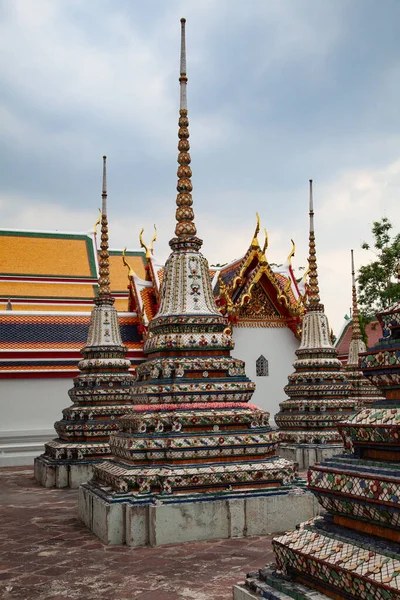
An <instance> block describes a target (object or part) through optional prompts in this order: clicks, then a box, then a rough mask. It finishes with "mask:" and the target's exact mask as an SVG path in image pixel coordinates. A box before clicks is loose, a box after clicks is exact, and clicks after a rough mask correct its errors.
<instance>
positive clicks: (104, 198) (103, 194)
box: [101, 156, 107, 215]
mask: <svg viewBox="0 0 400 600" xmlns="http://www.w3.org/2000/svg"><path fill="white" fill-rule="evenodd" d="M101 199H102V206H101V213H102V214H103V215H106V214H107V156H103V189H102V192H101Z"/></svg>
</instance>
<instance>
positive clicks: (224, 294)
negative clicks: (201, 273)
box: [218, 273, 235, 315]
mask: <svg viewBox="0 0 400 600" xmlns="http://www.w3.org/2000/svg"><path fill="white" fill-rule="evenodd" d="M218 283H219V294H220V296H221V298H223V299H224V300H225V302H226V312H227V314H228V315H231V314H233V312H234V311H235V305H234V304H233V302H232V298H231V297H230V295H229V292H228V288H227V286H226V285H225V283H224V282H223V280H222V277H221V273H219V275H218Z"/></svg>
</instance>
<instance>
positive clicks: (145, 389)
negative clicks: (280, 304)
mask: <svg viewBox="0 0 400 600" xmlns="http://www.w3.org/2000/svg"><path fill="white" fill-rule="evenodd" d="M184 26H185V21H184V20H182V54H181V77H180V84H181V107H180V117H179V134H178V135H179V146H178V148H179V156H178V163H179V167H178V184H177V190H178V195H177V201H176V204H177V209H176V220H177V224H176V229H175V234H176V237H174V238H173V239H172V240H171V241H170V246H171V249H172V253H171V254H170V256H169V258H168V260H167V262H166V265H165V271H164V276H163V282H162V288H161V298H160V308H159V311H158V313H157V315H156V316H155V317H154V319H153V320H152V321H151V322H150V324H149V329H148V335H147V339H146V342H145V352H146V353H147V355H148V359H147V360H146V361H145V362H144V363H142V364H141V365H140V366H139V367H138V368H137V370H136V376H137V380H136V382H135V385H134V386H133V395H134V401H133V402H134V405H133V408H132V411H131V412H130V413H129V414H127V415H125V416H124V417H123V418H122V419H121V424H122V431H121V432H120V433H117V434H115V435H112V436H111V439H110V446H111V450H112V453H113V455H114V458H113V459H112V460H111V461H108V462H105V463H104V464H101V465H97V466H96V468H95V469H94V477H93V480H92V481H91V482H90V484H88V485H86V486H84V487H83V490H82V500H81V503H80V514H81V517H82V519H83V520H84V521H85V522H86V523H87V525H88V526H89V527H90V528H91V529H92V530H93V531H94V532H95V533H96V534H97V535H99V536H100V537H102V539H109V537H107V536H110V535H112V532H111V529H110V527H109V526H108V525H107V523H103V525H101V526H100V525H99V524H98V522H97V521H96V518H95V516H94V511H95V508H93V509H92V508H90V507H91V506H93V507H94V506H95V505H96V503H98V502H100V499H103V500H105V501H106V502H107V503H108V505H109V507H110V511H111V510H114V511H115V512H116V514H117V511H118V510H120V509H119V508H118V507H117V503H118V502H119V500H120V498H121V497H123V498H124V501H125V502H128V503H130V506H131V507H132V509H129V507H128V508H126V509H125V510H128V511H129V510H132V511H133V512H130V513H129V515H130V516H129V517H126V515H125V517H123V516H122V514H120V516H119V517H118V519H119V521H118V522H119V523H120V525H121V527H120V529H121V531H122V530H123V527H124V525H123V523H124V522H132V519H134V520H135V519H136V521H135V522H141V523H144V522H146V523H147V525H143V530H142V534H141V536H139V537H136V538H135V537H134V535H133V534H132V529H130V530H129V531H126V532H125V533H124V535H121V536H120V538H119V539H118V541H119V542H120V543H128V544H133V545H136V544H143V543H148V541H149V540H150V543H153V542H152V541H151V540H153V538H154V536H156V538H157V539H156V541H155V542H154V543H163V541H164V542H166V541H170V542H172V541H183V539H186V540H188V539H207V538H209V537H225V536H229V535H230V534H229V531H230V530H229V527H228V526H226V527H225V525H227V523H228V521H229V516H228V512H227V511H226V507H227V506H228V505H227V504H226V502H225V500H226V501H228V503H229V502H230V501H231V500H232V499H233V498H236V499H238V500H240V507H238V514H241V511H242V510H244V508H243V507H244V505H245V502H246V499H249V498H250V497H252V496H254V495H256V496H257V497H258V496H260V497H261V496H263V495H264V496H263V497H264V498H265V497H266V496H265V494H271V493H272V492H271V489H275V490H279V491H280V493H281V494H282V495H281V496H280V499H281V501H282V503H283V504H284V503H285V502H289V498H288V496H287V486H289V485H290V484H291V483H292V482H293V481H294V479H295V478H296V466H295V465H294V464H293V463H292V462H289V461H287V460H285V459H279V458H277V457H276V454H275V452H276V448H277V445H278V436H277V434H276V433H275V432H273V431H272V430H271V428H270V427H269V424H268V417H269V415H268V413H265V412H263V411H262V410H261V409H259V408H257V407H256V406H253V405H251V404H249V400H250V399H251V396H252V394H253V392H254V389H255V385H254V383H253V382H251V381H250V380H249V379H248V377H246V374H245V365H244V363H243V361H241V360H238V359H235V358H232V357H231V355H230V351H231V349H232V348H233V342H232V335H231V330H230V329H229V327H228V320H227V317H225V316H223V315H222V314H221V313H220V312H219V311H218V309H217V306H216V304H215V301H214V297H213V293H212V288H211V279H210V275H209V268H208V263H207V260H206V258H205V257H204V256H203V255H202V254H201V253H200V252H199V249H200V247H201V244H202V241H201V240H200V239H199V238H198V237H196V233H197V232H196V227H195V224H194V213H193V208H192V196H191V191H192V183H191V174H192V173H191V169H190V167H189V163H190V155H189V139H188V138H189V130H188V125H189V122H188V117H187V108H186V82H187V78H186V65H185V52H184V46H185V44H184V41H185V40H184V33H185V29H184ZM285 494H286V495H285ZM121 495H122V496H121ZM268 498H269V496H268ZM89 499H90V500H89ZM302 499H303V500H304V497H303V498H302ZM201 500H203V501H204V502H201V503H200V504H199V502H200V501H201ZM183 501H184V502H185V511H186V513H187V515H190V517H188V518H194V514H195V513H196V511H199V512H198V513H196V514H197V515H198V517H196V518H200V517H199V514H200V513H202V515H203V516H202V517H201V519H200V520H201V521H202V523H203V526H202V527H201V529H197V528H196V527H195V528H193V531H191V532H189V531H188V530H187V528H186V527H185V526H184V525H183V524H182V523H181V521H179V519H182V518H183V516H182V515H183V513H182V512H179V510H180V509H179V510H178V509H177V507H178V506H181V504H180V503H181V502H183ZM259 501H260V502H264V501H266V500H261V499H260V500H259ZM290 501H291V502H292V503H293V499H292V498H291V499H290ZM93 502H94V504H93ZM146 502H147V504H148V505H151V506H153V505H154V503H156V505H157V503H163V504H164V505H168V506H169V507H170V508H167V507H165V508H163V509H162V510H163V511H165V514H164V516H163V517H162V519H164V520H165V519H167V518H168V519H172V520H173V521H174V522H175V525H176V527H175V528H174V531H172V529H171V528H169V529H168V528H166V527H165V525H161V524H159V525H158V529H157V531H156V532H154V530H152V527H155V523H156V522H157V517H156V516H154V517H150V516H149V513H146V514H145V513H144V512H143V514H142V516H141V517H140V519H139V517H138V514H139V513H138V512H137V511H138V510H139V506H140V507H141V509H140V510H142V511H145V509H146V506H145V504H146ZM215 502H222V503H223V506H222V505H221V513H220V517H218V519H221V520H220V521H218V522H217V523H215V522H214V521H213V519H214V517H213V518H211V516H210V515H211V513H210V514H208V512H207V511H209V510H211V512H212V513H213V514H214V515H216V513H215V511H216V508H215V506H216V505H215ZM307 502H308V499H307ZM307 502H306V504H307ZM304 506H305V505H304V504H303V510H304ZM174 507H175V508H174ZM146 510H147V509H146ZM175 510H177V511H178V513H179V515H180V516H179V515H178V514H177V513H176V512H174V511H175ZM218 510H220V509H218ZM306 510H307V511H308V512H309V513H310V512H312V506H311V504H309V503H308V504H307V509H306ZM135 511H136V512H135ZM160 511H161V509H160ZM160 511H159V512H160ZM168 511H171V512H168ZM202 511H203V512H202ZM167 514H168V515H169V516H168V517H167V516H166V515H167ZM243 514H244V513H243ZM207 515H208V516H207ZM238 518H239V517H238ZM241 518H242V517H240V518H239V520H238V523H237V527H238V528H239V529H243V530H244V529H246V528H247V530H248V531H253V534H254V532H255V531H256V530H258V531H259V532H260V533H262V531H263V528H264V530H265V526H267V525H264V524H262V525H259V526H258V529H257V523H256V522H255V521H254V522H253V523H252V524H251V525H249V524H248V523H247V525H246V526H245V525H244V520H243V523H242V524H241V520H240V519H241ZM124 519H125V521H124ZM163 522H164V521H163ZM138 527H139V525H138ZM252 527H253V529H252ZM105 531H106V532H107V533H104V532H105ZM243 534H245V533H243ZM163 536H164V537H163ZM182 536H184V537H182ZM114 541H115V542H117V539H116V538H114ZM146 541H147V542H146Z"/></svg>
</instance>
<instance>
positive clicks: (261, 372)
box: [256, 354, 269, 377]
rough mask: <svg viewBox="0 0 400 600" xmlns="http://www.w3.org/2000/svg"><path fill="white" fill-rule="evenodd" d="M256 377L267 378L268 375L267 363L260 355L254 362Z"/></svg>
mask: <svg viewBox="0 0 400 600" xmlns="http://www.w3.org/2000/svg"><path fill="white" fill-rule="evenodd" d="M256 375H257V377H268V375H269V368H268V361H267V359H266V358H265V356H263V355H262V354H261V356H260V358H257V360H256Z"/></svg>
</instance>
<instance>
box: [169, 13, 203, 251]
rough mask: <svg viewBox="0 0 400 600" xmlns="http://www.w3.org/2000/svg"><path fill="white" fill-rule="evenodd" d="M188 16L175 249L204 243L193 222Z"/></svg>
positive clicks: (183, 42) (182, 70) (183, 55)
mask: <svg viewBox="0 0 400 600" xmlns="http://www.w3.org/2000/svg"><path fill="white" fill-rule="evenodd" d="M185 23H186V19H181V57H180V77H179V84H180V110H179V121H178V124H179V131H178V137H179V143H178V150H179V154H178V163H179V167H178V171H177V175H178V183H177V188H176V189H177V190H178V195H177V198H176V206H177V209H176V212H175V218H176V220H177V224H176V227H175V235H176V236H177V237H176V238H174V239H172V240H171V241H170V246H171V248H173V249H175V248H176V249H178V248H192V249H199V248H200V246H201V244H202V242H201V240H199V239H198V238H197V237H195V236H196V233H197V231H196V225H195V224H194V212H193V208H192V204H193V200H192V194H191V192H192V189H193V186H192V181H191V177H192V170H191V168H190V162H191V158H190V154H189V150H190V144H189V119H188V116H187V115H188V111H187V95H186V92H187V81H188V78H187V76H186V40H185Z"/></svg>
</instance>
